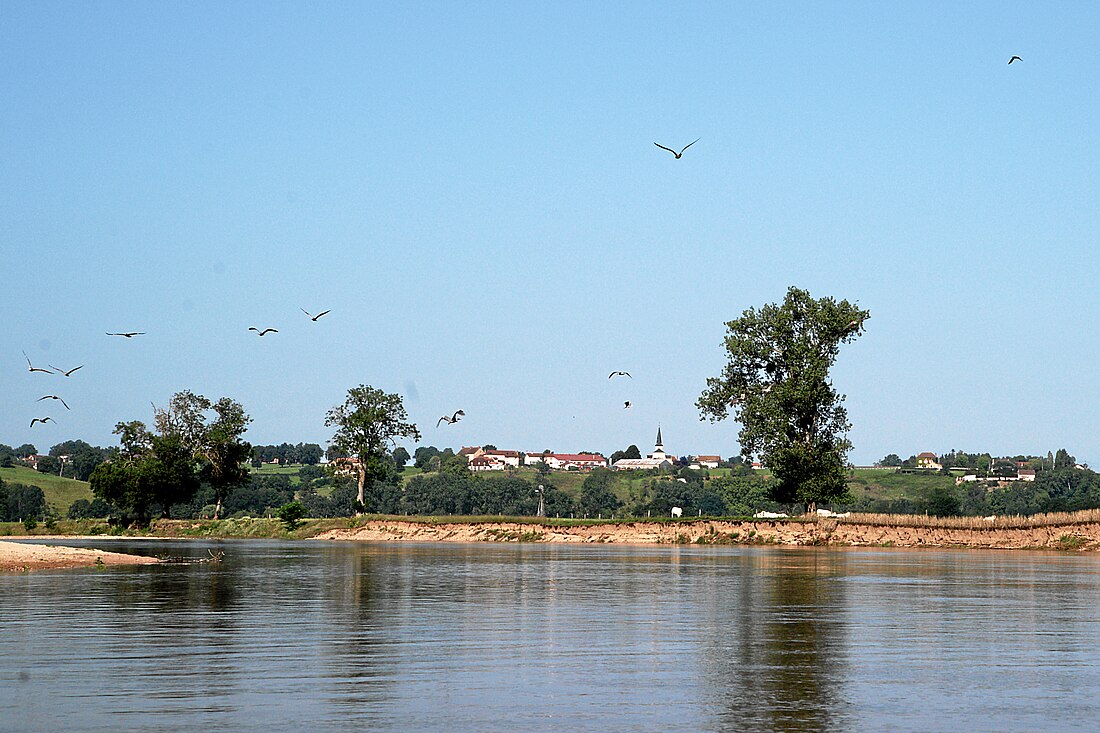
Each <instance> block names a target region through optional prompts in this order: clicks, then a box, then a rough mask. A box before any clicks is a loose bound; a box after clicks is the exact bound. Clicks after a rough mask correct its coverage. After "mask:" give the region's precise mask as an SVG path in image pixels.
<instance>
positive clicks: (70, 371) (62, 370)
mask: <svg viewBox="0 0 1100 733" xmlns="http://www.w3.org/2000/svg"><path fill="white" fill-rule="evenodd" d="M83 368H84V365H83V364H81V365H80V366H78V367H73V368H72V369H70V370H69V371H65V370H64V369H62V368H60V367H55V366H54V365H53V364H50V369H56V370H57V373H58V374H62V375H64V376H66V377H68V376H72V373H73V372H75V371H76V370H77V369H83Z"/></svg>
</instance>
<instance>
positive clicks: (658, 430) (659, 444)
mask: <svg viewBox="0 0 1100 733" xmlns="http://www.w3.org/2000/svg"><path fill="white" fill-rule="evenodd" d="M657 447H658V448H662V447H664V441H662V440H661V426H660V425H658V426H657Z"/></svg>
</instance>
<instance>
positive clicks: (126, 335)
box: [107, 331, 145, 339]
mask: <svg viewBox="0 0 1100 733" xmlns="http://www.w3.org/2000/svg"><path fill="white" fill-rule="evenodd" d="M107 335H108V336H122V337H123V338H128V339H132V338H133V337H134V336H144V335H145V332H144V331H126V332H125V333H109V334H107Z"/></svg>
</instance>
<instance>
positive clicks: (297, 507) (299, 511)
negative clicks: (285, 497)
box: [276, 501, 309, 532]
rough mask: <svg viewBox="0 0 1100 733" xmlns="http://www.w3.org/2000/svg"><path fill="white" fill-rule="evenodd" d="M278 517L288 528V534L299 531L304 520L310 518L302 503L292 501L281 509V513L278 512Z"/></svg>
mask: <svg viewBox="0 0 1100 733" xmlns="http://www.w3.org/2000/svg"><path fill="white" fill-rule="evenodd" d="M276 516H278V517H279V520H280V521H281V522H282V523H283V526H284V527H286V530H287V531H288V532H291V531H293V530H295V529H298V527H299V526H301V524H302V520H303V519H305V518H306V517H307V516H309V515H308V514H307V512H306V508H305V507H304V506H302V502H300V501H292V502H290V503H288V504H283V505H282V506H281V507H279V511H278V512H276Z"/></svg>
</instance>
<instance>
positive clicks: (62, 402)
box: [35, 394, 73, 410]
mask: <svg viewBox="0 0 1100 733" xmlns="http://www.w3.org/2000/svg"><path fill="white" fill-rule="evenodd" d="M42 400H57V401H58V402H60V403H61V404H63V405H65V409H66V410H71V409H73V408H71V407H69V403H67V402H66V401H65V400H63V399H61V398H60V397H58V396H57V395H55V394H48V395H43V396H41V397H39V398H38V399H37V400H35V402H41V401H42Z"/></svg>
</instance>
